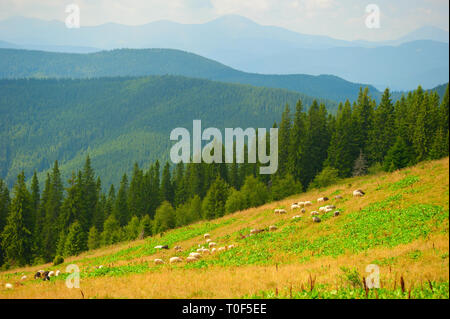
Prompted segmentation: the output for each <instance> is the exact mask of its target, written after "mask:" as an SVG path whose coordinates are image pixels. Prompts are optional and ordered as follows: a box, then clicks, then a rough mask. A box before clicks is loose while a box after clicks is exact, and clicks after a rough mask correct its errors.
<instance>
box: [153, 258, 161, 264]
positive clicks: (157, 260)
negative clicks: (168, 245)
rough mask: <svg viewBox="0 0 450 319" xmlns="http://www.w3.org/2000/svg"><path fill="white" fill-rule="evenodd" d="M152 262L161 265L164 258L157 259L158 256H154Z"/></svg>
mask: <svg viewBox="0 0 450 319" xmlns="http://www.w3.org/2000/svg"><path fill="white" fill-rule="evenodd" d="M153 262H154V263H155V264H156V265H162V264H164V260H162V259H159V258H156V259H155V260H153Z"/></svg>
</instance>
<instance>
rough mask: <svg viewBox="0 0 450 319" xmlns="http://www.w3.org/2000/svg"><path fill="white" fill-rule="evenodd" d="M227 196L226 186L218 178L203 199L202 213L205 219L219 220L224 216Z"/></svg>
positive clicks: (227, 188)
mask: <svg viewBox="0 0 450 319" xmlns="http://www.w3.org/2000/svg"><path fill="white" fill-rule="evenodd" d="M228 194H229V186H228V184H227V183H226V182H225V181H224V180H223V179H221V178H220V176H218V177H217V178H216V180H215V181H214V183H213V184H212V185H211V187H210V188H209V190H208V193H207V194H206V196H205V198H204V199H203V203H202V211H203V215H204V218H205V219H208V220H210V219H214V218H219V217H222V216H223V215H224V214H225V203H226V201H227V198H228Z"/></svg>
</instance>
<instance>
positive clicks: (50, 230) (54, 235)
mask: <svg viewBox="0 0 450 319" xmlns="http://www.w3.org/2000/svg"><path fill="white" fill-rule="evenodd" d="M63 195H64V188H63V185H62V181H61V174H60V172H59V167H58V161H55V164H54V166H53V170H52V173H51V174H50V184H49V190H48V194H47V196H48V200H47V201H46V205H45V218H44V223H43V229H42V236H43V243H42V248H43V249H42V254H43V256H42V257H44V259H45V260H46V261H51V260H53V257H54V255H55V252H56V243H57V241H58V236H59V232H60V225H59V224H58V223H57V222H55V221H58V220H59V218H60V213H61V205H62V200H63Z"/></svg>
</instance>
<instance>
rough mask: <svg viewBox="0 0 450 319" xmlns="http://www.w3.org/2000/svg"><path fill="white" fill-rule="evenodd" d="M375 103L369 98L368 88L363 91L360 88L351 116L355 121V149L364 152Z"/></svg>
mask: <svg viewBox="0 0 450 319" xmlns="http://www.w3.org/2000/svg"><path fill="white" fill-rule="evenodd" d="M374 104H375V102H374V101H373V100H372V99H371V98H370V96H369V88H367V87H366V88H365V89H364V90H363V89H362V88H360V90H359V96H358V101H357V103H356V105H355V107H354V110H353V116H354V121H355V128H356V130H355V132H356V136H355V141H356V143H357V149H362V150H363V152H366V146H367V143H368V141H369V132H370V131H371V129H372V123H373V119H372V116H373V109H374Z"/></svg>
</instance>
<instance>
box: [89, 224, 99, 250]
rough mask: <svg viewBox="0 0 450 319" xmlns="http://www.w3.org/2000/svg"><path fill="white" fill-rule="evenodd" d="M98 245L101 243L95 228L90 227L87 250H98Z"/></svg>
mask: <svg viewBox="0 0 450 319" xmlns="http://www.w3.org/2000/svg"><path fill="white" fill-rule="evenodd" d="M100 243H101V237H100V233H99V231H98V230H97V228H96V227H95V226H92V227H91V229H89V235H88V240H87V245H88V248H89V250H92V249H97V248H99V247H100Z"/></svg>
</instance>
